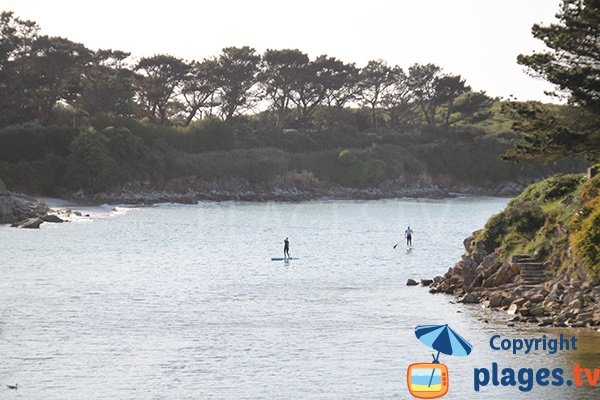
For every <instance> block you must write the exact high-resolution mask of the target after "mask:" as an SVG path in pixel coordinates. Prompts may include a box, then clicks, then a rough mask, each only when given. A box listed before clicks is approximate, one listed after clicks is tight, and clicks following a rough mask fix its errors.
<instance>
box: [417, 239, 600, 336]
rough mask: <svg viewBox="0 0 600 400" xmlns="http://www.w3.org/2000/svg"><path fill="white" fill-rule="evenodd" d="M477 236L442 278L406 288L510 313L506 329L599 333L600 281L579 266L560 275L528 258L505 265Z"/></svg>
mask: <svg viewBox="0 0 600 400" xmlns="http://www.w3.org/2000/svg"><path fill="white" fill-rule="evenodd" d="M478 233H479V231H475V232H473V234H472V235H471V236H469V237H467V238H466V239H465V240H464V242H463V244H464V247H465V253H464V254H463V256H462V257H461V259H460V260H459V261H458V262H457V263H456V264H455V265H454V267H452V268H450V269H449V270H448V272H446V273H445V274H444V275H443V276H436V277H434V278H433V279H422V280H420V282H417V281H416V280H409V281H411V282H407V285H409V284H410V285H419V283H420V284H421V286H422V287H427V288H429V293H431V294H446V295H450V296H452V298H453V299H454V300H455V301H456V302H459V303H464V304H479V305H480V306H481V307H483V308H489V309H491V310H494V311H501V312H505V313H506V314H507V315H509V316H512V317H511V318H510V319H509V320H508V322H507V326H514V325H515V323H529V324H536V325H537V326H539V327H555V328H587V329H594V330H596V331H599V332H600V288H599V284H600V277H598V276H595V275H593V274H591V273H589V272H587V271H586V270H585V269H584V268H581V267H577V266H572V267H569V268H567V269H566V270H561V271H559V270H556V269H553V268H551V266H550V265H548V263H546V262H538V261H537V260H534V259H531V258H529V257H528V256H525V255H516V256H513V257H512V258H511V260H510V261H502V260H501V255H500V254H499V253H498V252H497V251H496V250H488V249H487V248H486V246H485V244H483V243H481V242H478V241H477V240H476V239H475V238H476V237H477V235H478Z"/></svg>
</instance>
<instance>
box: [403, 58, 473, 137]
mask: <svg viewBox="0 0 600 400" xmlns="http://www.w3.org/2000/svg"><path fill="white" fill-rule="evenodd" d="M407 84H408V87H409V89H410V92H411V93H412V96H413V98H414V100H415V102H416V104H417V105H418V107H419V109H420V110H421V112H422V113H423V116H424V117H425V122H426V123H427V125H428V126H429V127H432V128H435V127H436V126H438V125H439V124H441V125H443V126H446V127H447V126H448V125H450V116H451V115H452V114H453V112H454V109H453V107H454V102H455V100H456V99H457V98H459V97H460V96H461V95H464V94H465V93H468V92H469V91H470V90H471V88H470V87H469V86H467V85H466V83H465V80H464V79H463V78H462V77H461V76H460V75H449V74H444V73H443V72H442V69H441V68H440V67H438V66H437V65H435V64H426V65H420V64H414V65H413V66H411V67H410V68H409V77H408V83H407ZM440 108H444V109H445V113H443V115H442V116H441V119H440V118H438V117H439V115H438V111H439V109H440Z"/></svg>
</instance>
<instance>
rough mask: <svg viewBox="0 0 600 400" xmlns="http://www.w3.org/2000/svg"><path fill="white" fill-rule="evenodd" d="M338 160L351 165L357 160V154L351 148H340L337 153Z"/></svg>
mask: <svg viewBox="0 0 600 400" xmlns="http://www.w3.org/2000/svg"><path fill="white" fill-rule="evenodd" d="M338 160H340V162H341V163H342V164H344V165H352V164H354V163H355V162H356V161H358V156H357V155H356V153H354V152H353V151H351V150H348V149H346V150H342V151H340V154H339V155H338Z"/></svg>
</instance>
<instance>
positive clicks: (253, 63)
mask: <svg viewBox="0 0 600 400" xmlns="http://www.w3.org/2000/svg"><path fill="white" fill-rule="evenodd" d="M259 63H260V55H258V54H256V50H254V49H253V48H251V47H248V46H244V47H226V48H224V49H223V50H222V51H221V55H220V56H219V58H218V59H217V67H216V77H217V82H218V84H219V88H220V89H219V99H220V104H221V115H222V117H223V118H224V119H225V120H229V119H231V118H232V117H234V116H235V115H236V114H237V113H239V112H240V110H242V109H244V108H246V107H249V106H250V103H251V99H250V96H251V89H252V88H253V87H254V85H255V84H256V82H257V75H258V71H259Z"/></svg>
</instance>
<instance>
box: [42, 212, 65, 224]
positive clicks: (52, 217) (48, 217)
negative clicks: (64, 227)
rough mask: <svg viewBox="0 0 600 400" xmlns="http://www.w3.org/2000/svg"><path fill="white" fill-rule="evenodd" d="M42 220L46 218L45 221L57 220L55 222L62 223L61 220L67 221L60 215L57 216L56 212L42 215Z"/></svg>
mask: <svg viewBox="0 0 600 400" xmlns="http://www.w3.org/2000/svg"><path fill="white" fill-rule="evenodd" d="M42 220H44V222H55V223H61V222H65V220H64V219H62V218H60V217H59V216H57V215H54V214H47V215H44V216H43V217H42Z"/></svg>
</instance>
